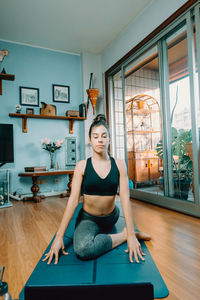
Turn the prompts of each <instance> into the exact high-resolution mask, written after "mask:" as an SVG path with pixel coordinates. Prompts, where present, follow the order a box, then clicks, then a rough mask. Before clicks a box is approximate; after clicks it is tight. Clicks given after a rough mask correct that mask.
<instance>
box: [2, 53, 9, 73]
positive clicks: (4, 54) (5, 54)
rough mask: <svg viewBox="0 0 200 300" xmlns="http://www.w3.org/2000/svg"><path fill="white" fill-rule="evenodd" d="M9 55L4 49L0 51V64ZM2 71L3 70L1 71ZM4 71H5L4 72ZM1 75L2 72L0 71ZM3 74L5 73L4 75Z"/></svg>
mask: <svg viewBox="0 0 200 300" xmlns="http://www.w3.org/2000/svg"><path fill="white" fill-rule="evenodd" d="M8 55H9V51H8V50H6V49H4V50H0V63H2V61H3V60H4V57H5V56H8ZM3 70H4V69H3ZM4 71H5V70H4ZM0 72H1V68H0ZM2 73H3V71H2ZM4 74H5V73H4Z"/></svg>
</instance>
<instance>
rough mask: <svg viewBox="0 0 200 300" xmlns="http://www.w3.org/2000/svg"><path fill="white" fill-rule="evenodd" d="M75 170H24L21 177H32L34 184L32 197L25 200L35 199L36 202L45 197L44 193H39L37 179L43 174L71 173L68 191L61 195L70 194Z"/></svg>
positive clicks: (24, 199) (20, 174)
mask: <svg viewBox="0 0 200 300" xmlns="http://www.w3.org/2000/svg"><path fill="white" fill-rule="evenodd" d="M73 174H74V171H73V170H55V171H42V172H23V173H19V174H18V176H20V177H32V182H33V185H32V187H31V192H32V193H33V196H31V197H24V198H23V201H34V202H41V199H43V198H45V196H43V195H40V196H39V195H38V192H39V190H40V188H39V186H38V184H37V179H38V177H41V176H54V175H55V176H57V175H69V183H68V185H67V187H68V188H67V192H66V193H64V194H61V197H66V196H69V194H70V192H71V183H72V177H73Z"/></svg>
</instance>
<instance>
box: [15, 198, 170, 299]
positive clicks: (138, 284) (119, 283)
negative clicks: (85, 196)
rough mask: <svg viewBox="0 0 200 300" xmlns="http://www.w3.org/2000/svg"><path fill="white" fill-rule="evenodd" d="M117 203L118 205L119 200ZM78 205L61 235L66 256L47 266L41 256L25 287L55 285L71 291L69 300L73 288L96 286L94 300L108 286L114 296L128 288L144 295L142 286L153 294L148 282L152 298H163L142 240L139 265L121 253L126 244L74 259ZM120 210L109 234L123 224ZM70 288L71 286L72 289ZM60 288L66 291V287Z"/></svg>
mask: <svg viewBox="0 0 200 300" xmlns="http://www.w3.org/2000/svg"><path fill="white" fill-rule="evenodd" d="M117 205H119V207H120V204H119V203H118V204H117ZM80 207H81V204H80V205H79V207H78V208H77V210H76V212H75V215H74V217H73V219H72V221H71V222H70V224H69V226H68V229H67V232H66V234H65V238H64V242H65V244H66V245H67V251H68V252H69V255H67V256H65V255H62V256H60V259H59V263H58V264H57V265H55V264H54V263H51V265H47V263H46V262H42V259H43V258H44V255H43V256H42V257H41V259H40V261H39V262H38V264H37V266H36V268H35V269H34V271H33V273H32V274H31V276H30V277H29V279H28V281H27V282H26V285H25V287H26V286H27V287H29V288H32V289H34V288H36V289H37V290H38V289H41V291H42V289H45V288H46V289H47V288H49V289H52V292H53V289H54V290H55V288H57V291H58V288H59V289H60V290H62V289H64V288H65V289H66V288H68V289H69V290H68V291H69V292H70V291H71V293H72V294H70V295H71V299H72V298H73V292H74V291H76V292H77V289H79V288H84V289H85V288H88V290H89V291H93V292H94V293H96V290H95V288H98V291H97V292H98V293H97V294H96V295H97V296H95V294H94V299H95V298H96V299H97V298H98V295H100V293H101V292H102V291H104V294H105V293H106V292H105V291H106V289H109V288H111V289H112V291H114V290H115V291H118V289H119V291H118V292H117V293H118V295H120V293H122V290H124V291H128V290H129V289H130V288H135V290H133V291H135V296H136V294H137V293H139V294H140V293H144V295H146V294H145V293H146V292H145V289H146V291H147V293H148V294H149V295H150V294H151V293H153V292H152V291H151V287H150V285H151V284H152V285H153V291H154V298H164V297H167V295H168V294H169V291H168V289H167V287H166V285H165V283H164V281H163V279H162V277H161V275H160V272H159V270H158V269H157V267H156V265H155V263H154V261H153V259H152V257H151V255H150V253H149V251H148V248H147V247H146V245H145V243H144V242H141V246H142V249H143V251H144V252H145V254H146V255H145V261H144V262H142V261H141V262H140V263H139V264H137V263H135V262H134V263H130V262H129V256H128V254H127V253H126V252H125V250H126V243H124V244H123V245H120V246H119V247H117V248H115V249H113V250H111V251H109V252H108V253H106V254H104V255H102V256H100V257H98V258H97V259H95V260H90V261H82V260H80V259H79V258H77V256H76V255H75V253H74V251H73V245H72V238H73V232H74V225H75V219H76V215H77V213H78V211H79V209H80ZM120 211H121V215H120V218H119V220H118V222H117V224H116V226H115V228H114V229H113V233H114V232H120V231H121V230H122V229H123V228H124V226H125V221H124V217H123V215H122V209H121V207H120ZM51 243H52V241H51ZM51 243H50V245H49V246H48V248H47V249H46V251H45V253H46V252H47V251H48V250H49V249H50V247H51ZM134 285H135V286H134ZM74 287H75V289H74V290H73V288H74ZM84 289H82V290H81V289H80V291H81V292H80V294H81V293H84ZM113 289H114V290H113ZM148 289H149V290H148ZM63 291H64V293H66V290H63ZM133 293H134V292H133ZM104 294H103V297H104ZM82 295H83V294H82ZM141 295H142V294H141ZM142 297H143V298H140V299H141V300H142V299H153V297H151V296H150V297H149V298H147V297H146V298H145V296H142ZM27 298H28V300H29V299H36V298H34V297H33V296H32V297H27ZM104 298H105V297H104ZM19 299H24V289H23V290H22V292H21V293H20V295H19ZM67 299H69V298H67ZM71 299H70V300H71ZM82 299H83V298H82ZM96 299H95V300H96ZM132 299H139V298H132ZM25 300H26V299H25ZM77 300H78V299H77ZM103 300H105V299H103Z"/></svg>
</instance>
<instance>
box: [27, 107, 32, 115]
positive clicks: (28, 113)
mask: <svg viewBox="0 0 200 300" xmlns="http://www.w3.org/2000/svg"><path fill="white" fill-rule="evenodd" d="M26 114H27V115H34V109H33V108H27V109H26Z"/></svg>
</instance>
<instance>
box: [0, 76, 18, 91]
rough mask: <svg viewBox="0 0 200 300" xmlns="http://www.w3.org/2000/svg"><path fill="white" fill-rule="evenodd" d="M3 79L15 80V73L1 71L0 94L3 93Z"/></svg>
mask: <svg viewBox="0 0 200 300" xmlns="http://www.w3.org/2000/svg"><path fill="white" fill-rule="evenodd" d="M2 80H11V81H13V80H15V75H12V74H6V73H0V95H2V93H3V92H2Z"/></svg>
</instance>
